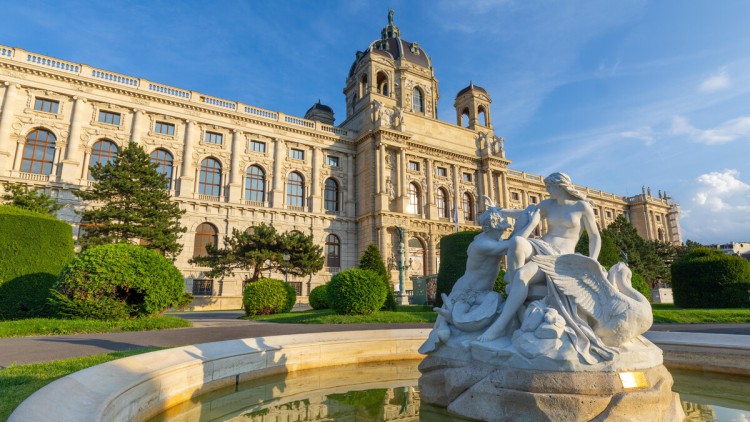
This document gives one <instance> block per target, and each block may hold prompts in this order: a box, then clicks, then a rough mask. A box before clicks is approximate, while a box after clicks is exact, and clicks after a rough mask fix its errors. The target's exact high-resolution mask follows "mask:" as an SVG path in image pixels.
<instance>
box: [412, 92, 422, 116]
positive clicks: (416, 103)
mask: <svg viewBox="0 0 750 422" xmlns="http://www.w3.org/2000/svg"><path fill="white" fill-rule="evenodd" d="M411 109H412V111H414V112H415V113H424V94H422V90H421V89H419V88H414V93H413V96H412V103H411Z"/></svg>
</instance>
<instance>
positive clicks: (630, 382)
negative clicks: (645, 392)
mask: <svg viewBox="0 0 750 422" xmlns="http://www.w3.org/2000/svg"><path fill="white" fill-rule="evenodd" d="M618 375H619V376H620V381H622V388H624V389H626V390H631V389H634V388H649V387H650V385H649V384H648V379H647V378H646V374H645V373H643V372H640V371H637V372H620V373H619V374H618Z"/></svg>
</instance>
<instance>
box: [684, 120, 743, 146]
mask: <svg viewBox="0 0 750 422" xmlns="http://www.w3.org/2000/svg"><path fill="white" fill-rule="evenodd" d="M670 133H671V134H672V135H676V136H682V135H684V136H687V137H688V138H690V139H692V140H693V141H695V142H700V143H702V144H706V145H713V144H723V143H727V142H732V141H736V140H738V139H750V116H740V117H737V118H734V119H730V120H727V121H726V122H724V123H722V124H720V125H719V126H717V127H715V128H713V129H698V128H696V127H695V126H693V125H692V124H691V123H690V121H689V120H688V119H686V118H685V117H682V116H675V117H673V118H672V128H671V130H670Z"/></svg>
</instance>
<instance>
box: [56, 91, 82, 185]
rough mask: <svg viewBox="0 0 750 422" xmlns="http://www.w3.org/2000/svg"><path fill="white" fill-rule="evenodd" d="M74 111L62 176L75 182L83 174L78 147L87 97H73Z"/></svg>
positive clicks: (68, 181) (67, 180)
mask: <svg viewBox="0 0 750 422" xmlns="http://www.w3.org/2000/svg"><path fill="white" fill-rule="evenodd" d="M73 99H74V100H75V101H74V103H73V113H72V116H71V117H70V132H68V142H67V145H66V147H65V160H63V162H62V173H61V174H60V177H61V178H62V180H64V181H65V182H67V183H75V179H77V178H78V177H79V175H80V174H81V169H80V167H79V164H80V161H78V157H79V155H80V153H79V151H78V147H79V145H80V144H81V120H82V117H83V114H84V112H83V105H84V103H85V102H86V99H85V98H81V97H73Z"/></svg>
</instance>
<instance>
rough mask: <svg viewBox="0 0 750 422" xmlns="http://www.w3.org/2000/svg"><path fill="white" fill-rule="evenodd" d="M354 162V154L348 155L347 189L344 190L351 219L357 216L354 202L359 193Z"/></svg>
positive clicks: (347, 211) (348, 214)
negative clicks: (355, 180)
mask: <svg viewBox="0 0 750 422" xmlns="http://www.w3.org/2000/svg"><path fill="white" fill-rule="evenodd" d="M354 160H355V157H354V154H346V188H344V192H346V201H345V202H344V203H345V204H346V215H347V216H349V217H355V214H356V209H355V206H354V204H355V202H354V201H355V200H356V194H357V191H356V189H355V187H354V171H355V169H354V166H355V164H354Z"/></svg>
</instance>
